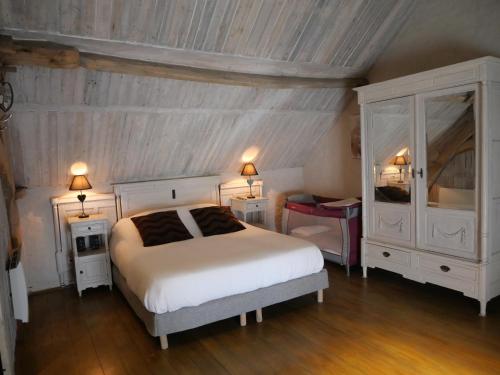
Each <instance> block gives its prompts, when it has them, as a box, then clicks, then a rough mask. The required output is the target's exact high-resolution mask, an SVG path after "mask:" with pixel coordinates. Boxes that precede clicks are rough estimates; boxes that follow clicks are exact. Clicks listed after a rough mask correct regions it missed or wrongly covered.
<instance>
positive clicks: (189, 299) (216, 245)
mask: <svg viewBox="0 0 500 375" xmlns="http://www.w3.org/2000/svg"><path fill="white" fill-rule="evenodd" d="M218 183H219V180H218V177H200V178H190V179H176V180H164V181H152V182H141V183H128V184H117V185H115V189H114V190H115V194H116V199H117V208H118V217H119V218H120V220H119V221H118V222H117V223H116V224H115V226H114V227H113V232H112V236H111V257H112V260H113V280H114V283H115V284H116V286H117V287H118V288H119V290H120V291H121V292H122V294H123V295H124V296H125V298H126V299H127V301H128V302H129V304H130V306H131V307H132V309H133V310H134V311H135V313H136V314H137V315H138V317H139V318H140V319H141V320H142V321H143V322H144V324H145V326H146V329H147V331H148V332H149V333H150V334H151V335H152V336H155V337H159V338H160V343H161V347H162V349H166V348H167V347H168V340H167V335H168V334H171V333H175V332H179V331H183V330H187V329H191V328H195V327H199V326H201V325H205V324H208V323H212V322H215V321H218V320H222V319H226V318H230V317H233V316H239V317H240V324H241V325H242V326H244V325H246V314H247V313H248V312H251V311H252V312H253V311H255V312H256V319H257V321H258V322H260V321H262V308H264V307H266V306H269V305H272V304H276V303H279V302H283V301H286V300H289V299H292V298H296V297H299V296H302V295H305V294H309V293H317V298H318V302H322V300H323V289H325V288H327V287H328V275H327V272H326V270H324V269H323V257H322V256H321V253H320V251H319V249H318V248H317V247H316V246H315V245H313V244H312V243H310V242H307V241H304V240H302V239H297V238H293V237H290V236H285V235H282V234H279V233H275V232H271V231H267V230H264V229H261V228H257V227H253V226H251V225H248V224H244V223H243V225H244V226H245V229H244V230H241V231H239V232H235V233H227V234H221V235H217V236H210V237H203V236H202V235H201V232H199V229H198V228H197V227H196V223H195V222H194V221H192V220H193V219H192V217H191V216H190V214H189V210H191V209H193V208H197V207H207V206H211V205H215V204H216V203H217V202H218V196H217V192H218V189H217V186H218ZM165 209H168V210H173V209H175V210H176V211H177V212H178V215H179V217H180V218H181V220H182V222H183V223H184V225H185V227H186V228H187V229H188V230H189V231H190V232H191V234H192V235H193V237H194V238H192V239H188V240H185V241H179V242H173V243H168V244H164V245H159V246H151V247H144V246H143V244H142V240H141V237H140V235H139V233H138V231H137V230H136V228H135V227H134V223H133V222H132V220H131V217H133V216H134V215H138V214H139V215H144V213H150V212H155V211H162V210H165ZM228 281H230V282H228Z"/></svg>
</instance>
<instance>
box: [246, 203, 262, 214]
mask: <svg viewBox="0 0 500 375" xmlns="http://www.w3.org/2000/svg"><path fill="white" fill-rule="evenodd" d="M266 206H267V203H266V202H258V203H257V202H256V203H247V212H255V211H262V210H263V209H265V208H266Z"/></svg>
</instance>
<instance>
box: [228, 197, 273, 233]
mask: <svg viewBox="0 0 500 375" xmlns="http://www.w3.org/2000/svg"><path fill="white" fill-rule="evenodd" d="M268 201H269V199H267V198H264V197H255V198H240V197H236V198H231V210H232V211H233V212H234V214H235V215H236V216H239V218H240V219H241V220H243V221H244V222H247V223H249V224H255V223H259V222H260V223H262V224H263V225H264V226H267V217H266V216H267V215H266V211H267V204H268ZM254 216H257V218H258V219H257V220H255V218H254ZM249 218H250V220H249Z"/></svg>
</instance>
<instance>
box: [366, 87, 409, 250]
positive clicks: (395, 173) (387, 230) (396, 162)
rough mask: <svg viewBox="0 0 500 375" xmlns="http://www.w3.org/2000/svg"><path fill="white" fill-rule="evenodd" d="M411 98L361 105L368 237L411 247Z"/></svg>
mask: <svg viewBox="0 0 500 375" xmlns="http://www.w3.org/2000/svg"><path fill="white" fill-rule="evenodd" d="M414 118H415V116H414V97H413V96H411V97H402V98H397V99H392V100H387V101H381V102H376V103H370V104H367V105H365V106H364V121H365V127H366V129H365V137H366V142H365V145H366V146H365V147H366V163H365V171H364V173H365V176H366V181H367V183H366V186H365V189H366V194H365V197H366V198H367V204H366V209H367V218H368V228H367V232H368V238H369V239H373V240H378V241H382V242H386V243H392V244H399V245H404V246H414V244H415V230H414V228H415V209H414V207H415V203H414V202H415V196H414V188H413V179H412V176H411V174H412V172H411V168H412V161H413V157H414V156H413V155H414V154H413V149H414V146H413V145H414V142H413V134H414Z"/></svg>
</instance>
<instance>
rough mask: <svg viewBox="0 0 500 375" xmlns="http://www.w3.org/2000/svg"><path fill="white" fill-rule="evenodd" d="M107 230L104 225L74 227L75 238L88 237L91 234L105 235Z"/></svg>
mask: <svg viewBox="0 0 500 375" xmlns="http://www.w3.org/2000/svg"><path fill="white" fill-rule="evenodd" d="M104 231H105V228H104V224H102V223H93V224H85V225H78V226H74V228H73V236H75V237H76V236H88V235H90V234H101V233H104Z"/></svg>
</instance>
